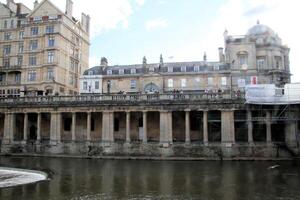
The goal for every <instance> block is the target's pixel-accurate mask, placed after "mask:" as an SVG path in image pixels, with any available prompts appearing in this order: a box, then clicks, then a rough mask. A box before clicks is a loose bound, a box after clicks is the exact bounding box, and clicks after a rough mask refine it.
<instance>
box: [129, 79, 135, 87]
mask: <svg viewBox="0 0 300 200" xmlns="http://www.w3.org/2000/svg"><path fill="white" fill-rule="evenodd" d="M130 89H136V80H131V81H130Z"/></svg>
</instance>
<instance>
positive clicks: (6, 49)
mask: <svg viewBox="0 0 300 200" xmlns="http://www.w3.org/2000/svg"><path fill="white" fill-rule="evenodd" d="M10 50H11V46H10V45H5V46H3V54H4V55H8V54H10Z"/></svg>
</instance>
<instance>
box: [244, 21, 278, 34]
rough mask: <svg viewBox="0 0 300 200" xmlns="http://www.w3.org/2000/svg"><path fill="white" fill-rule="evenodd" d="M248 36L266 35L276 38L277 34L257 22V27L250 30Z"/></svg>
mask: <svg viewBox="0 0 300 200" xmlns="http://www.w3.org/2000/svg"><path fill="white" fill-rule="evenodd" d="M247 35H250V36H259V35H265V36H276V34H275V32H274V31H273V30H272V29H271V28H270V27H268V26H266V25H263V24H260V23H259V22H257V24H256V25H255V26H253V27H252V28H250V29H249V30H248V32H247Z"/></svg>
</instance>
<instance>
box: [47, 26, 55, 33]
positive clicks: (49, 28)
mask: <svg viewBox="0 0 300 200" xmlns="http://www.w3.org/2000/svg"><path fill="white" fill-rule="evenodd" d="M46 33H54V26H46Z"/></svg>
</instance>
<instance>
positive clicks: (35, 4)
mask: <svg viewBox="0 0 300 200" xmlns="http://www.w3.org/2000/svg"><path fill="white" fill-rule="evenodd" d="M38 5H39V2H38V0H35V1H34V3H33V8H36V7H37V6H38Z"/></svg>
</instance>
